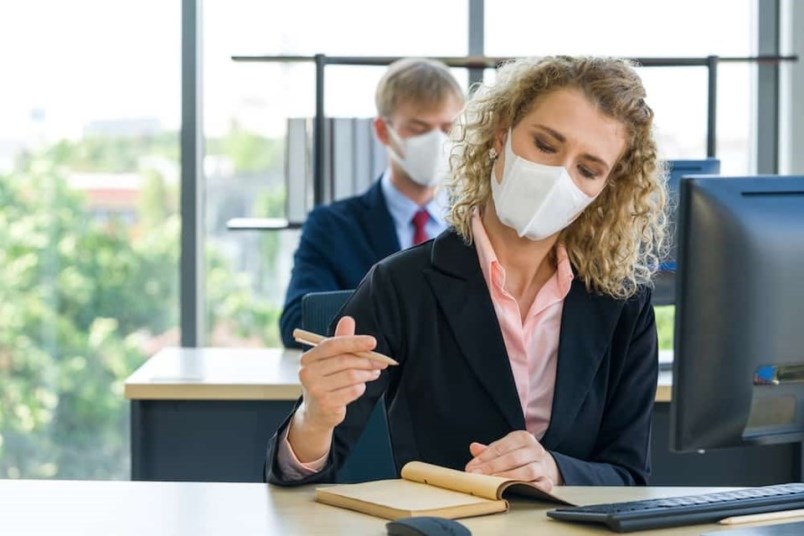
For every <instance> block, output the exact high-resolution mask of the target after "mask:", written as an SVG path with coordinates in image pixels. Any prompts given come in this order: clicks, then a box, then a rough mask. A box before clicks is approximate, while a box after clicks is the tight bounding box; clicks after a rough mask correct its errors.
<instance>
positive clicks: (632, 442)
mask: <svg viewBox="0 0 804 536" xmlns="http://www.w3.org/2000/svg"><path fill="white" fill-rule="evenodd" d="M640 294H641V295H640V298H639V299H638V300H637V302H638V304H639V310H638V315H637V317H636V322H633V323H630V325H631V326H632V331H631V334H630V337H629V336H626V343H625V345H624V346H620V348H625V351H624V352H623V357H622V358H620V359H622V361H621V364H620V366H619V367H617V369H616V370H617V373H616V374H614V375H613V378H612V380H611V382H610V389H609V396H608V397H607V402H606V408H605V410H604V414H603V419H602V425H601V427H600V430H599V432H598V436H597V442H596V444H595V448H594V453H593V456H592V457H591V460H579V459H578V458H574V457H571V456H567V455H564V454H561V453H560V452H553V451H551V452H550V453H551V454H552V455H553V458H554V459H555V461H556V464H557V465H558V469H559V471H561V476H562V478H563V480H564V483H565V484H566V485H572V486H587V485H602V486H620V485H643V486H644V485H646V484H647V480H648V476H649V475H650V430H651V421H652V417H653V405H654V401H655V397H656V383H657V381H658V374H659V361H658V337H657V334H656V320H655V317H654V313H653V306H652V305H651V299H650V297H651V292H650V289H647V288H646V289H644V291H643V292H642V293H640ZM612 358H614V359H617V358H616V357H615V356H612Z"/></svg>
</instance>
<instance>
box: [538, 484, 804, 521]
mask: <svg viewBox="0 0 804 536" xmlns="http://www.w3.org/2000/svg"><path fill="white" fill-rule="evenodd" d="M797 508H804V484H779V485H775V486H764V487H761V488H746V489H740V490H735V491H719V492H716V493H706V494H701V495H686V496H684V497H671V498H668V499H647V500H643V501H631V502H621V503H612V504H594V505H591V506H573V507H568V508H557V509H555V510H551V511H549V512H547V515H548V516H550V517H552V518H553V519H560V520H561V521H577V522H582V523H602V524H604V525H606V526H607V527H608V528H609V529H611V530H613V531H615V532H632V531H635V530H647V529H658V528H663V527H675V526H679V525H694V524H696V523H712V522H716V521H720V520H721V519H724V518H727V517H732V516H743V515H748V514H761V513H764V512H777V511H780V510H793V509H797Z"/></svg>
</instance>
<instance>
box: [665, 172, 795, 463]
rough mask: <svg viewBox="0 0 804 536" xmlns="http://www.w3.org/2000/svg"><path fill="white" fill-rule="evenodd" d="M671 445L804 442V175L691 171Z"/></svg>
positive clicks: (684, 204)
mask: <svg viewBox="0 0 804 536" xmlns="http://www.w3.org/2000/svg"><path fill="white" fill-rule="evenodd" d="M678 227H679V248H678V271H677V279H676V282H677V288H676V317H675V358H674V361H673V398H672V403H671V409H670V428H671V430H670V431H671V448H672V449H673V450H675V451H691V450H697V449H711V448H721V447H731V446H740V445H749V444H767V443H784V442H791V441H801V440H804V177H779V176H760V177H694V176H693V177H688V178H684V179H682V181H681V189H680V198H679V213H678Z"/></svg>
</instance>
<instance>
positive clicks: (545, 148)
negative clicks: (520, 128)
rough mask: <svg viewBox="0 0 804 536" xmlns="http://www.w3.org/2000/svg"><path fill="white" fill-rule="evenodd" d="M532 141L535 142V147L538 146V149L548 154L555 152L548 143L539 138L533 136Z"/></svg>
mask: <svg viewBox="0 0 804 536" xmlns="http://www.w3.org/2000/svg"><path fill="white" fill-rule="evenodd" d="M533 141H534V143H535V144H536V147H538V148H539V150H540V151H542V152H545V153H550V154H552V153H554V152H556V150H555V149H553V148H552V147H551V146H550V145H548V144H547V143H545V142H543V141H542V140H540V139H539V138H535V139H534V140H533Z"/></svg>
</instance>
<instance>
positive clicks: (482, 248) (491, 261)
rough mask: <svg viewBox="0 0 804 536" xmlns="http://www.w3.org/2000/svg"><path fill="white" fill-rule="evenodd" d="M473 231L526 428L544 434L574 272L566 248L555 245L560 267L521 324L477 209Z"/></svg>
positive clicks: (548, 416) (548, 420) (538, 434)
mask: <svg viewBox="0 0 804 536" xmlns="http://www.w3.org/2000/svg"><path fill="white" fill-rule="evenodd" d="M472 235H473V237H474V241H475V249H476V250H477V257H478V260H479V261H480V269H481V270H482V271H483V278H484V279H485V280H486V286H487V287H488V288H489V293H490V294H491V301H492V303H493V304H494V311H495V313H497V321H498V322H499V324H500V330H501V331H502V336H503V341H505V349H506V351H507V352H508V359H509V361H510V362H511V371H512V372H513V375H514V382H515V383H516V390H517V393H518V394H519V403H520V404H521V405H522V413H523V415H524V416H525V428H526V429H527V431H528V432H530V433H531V434H533V436H534V437H535V438H536V439H541V438H542V436H543V435H544V432H545V431H546V430H547V427H548V426H549V425H550V414H551V411H552V407H553V391H554V388H555V383H556V362H557V361H558V340H559V335H560V334H561V312H562V311H563V309H564V298H566V297H567V294H569V291H570V285H571V284H572V279H573V277H574V276H573V273H572V266H571V264H570V261H569V257H567V250H566V248H564V246H562V245H561V244H558V245H557V246H556V260H557V263H556V264H557V267H556V271H555V273H554V274H553V275H552V276H551V277H550V279H548V280H547V282H546V283H545V284H544V285H543V286H542V288H541V289H539V292H538V294H536V298H535V299H534V300H533V303H532V304H531V306H530V308H529V309H528V312H527V315H525V317H524V318H525V321H524V323H523V321H522V317H523V315H522V314H521V312H520V309H519V304H518V303H517V301H516V298H514V297H513V296H512V295H511V293H510V292H508V290H507V289H506V288H505V267H503V265H502V264H500V261H498V260H497V254H496V253H495V252H494V249H493V248H492V247H491V242H490V241H489V237H488V234H486V229H485V227H483V222H482V220H481V219H480V215H478V214H477V213H476V214H475V215H474V216H472Z"/></svg>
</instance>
